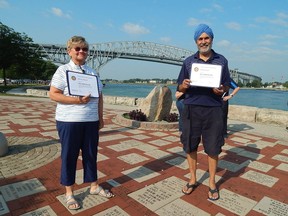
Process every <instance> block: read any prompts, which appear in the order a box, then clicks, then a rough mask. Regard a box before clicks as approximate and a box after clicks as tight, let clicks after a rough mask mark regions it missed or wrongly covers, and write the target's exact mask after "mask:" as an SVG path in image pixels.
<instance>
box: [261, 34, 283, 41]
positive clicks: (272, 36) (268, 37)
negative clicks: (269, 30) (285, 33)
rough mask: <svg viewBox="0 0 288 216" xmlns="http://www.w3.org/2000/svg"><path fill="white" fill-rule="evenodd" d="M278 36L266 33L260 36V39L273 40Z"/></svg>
mask: <svg viewBox="0 0 288 216" xmlns="http://www.w3.org/2000/svg"><path fill="white" fill-rule="evenodd" d="M279 38H281V37H280V36H278V35H271V34H266V35H263V36H262V39H264V40H274V39H279Z"/></svg>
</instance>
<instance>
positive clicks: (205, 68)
mask: <svg viewBox="0 0 288 216" xmlns="http://www.w3.org/2000/svg"><path fill="white" fill-rule="evenodd" d="M221 75H222V66H221V65H213V64H200V63H193V64H192V67H191V75H190V80H191V83H190V85H191V86H202V87H209V88H218V87H220V82H221Z"/></svg>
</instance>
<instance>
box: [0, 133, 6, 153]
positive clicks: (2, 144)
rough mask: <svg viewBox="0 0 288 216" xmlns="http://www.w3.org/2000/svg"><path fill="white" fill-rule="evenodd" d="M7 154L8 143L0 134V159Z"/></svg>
mask: <svg viewBox="0 0 288 216" xmlns="http://www.w3.org/2000/svg"><path fill="white" fill-rule="evenodd" d="M7 152H8V141H7V139H6V137H5V135H4V134H3V133H1V132H0V157H2V156H4V155H5V154H7Z"/></svg>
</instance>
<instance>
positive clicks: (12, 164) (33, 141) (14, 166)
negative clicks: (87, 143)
mask: <svg viewBox="0 0 288 216" xmlns="http://www.w3.org/2000/svg"><path fill="white" fill-rule="evenodd" d="M7 141H8V152H7V154H6V155H5V157H0V167H1V168H0V178H8V177H12V176H16V175H19V174H22V173H26V172H28V171H31V170H34V169H36V168H39V167H41V166H43V165H46V164H48V163H50V162H51V161H53V160H55V159H56V158H58V157H59V156H60V153H61V146H60V143H59V142H58V141H57V140H51V139H45V138H39V137H15V136H11V137H7ZM7 164H9V166H7Z"/></svg>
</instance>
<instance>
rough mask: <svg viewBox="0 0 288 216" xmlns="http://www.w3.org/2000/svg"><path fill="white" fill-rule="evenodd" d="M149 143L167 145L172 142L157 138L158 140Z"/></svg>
mask: <svg viewBox="0 0 288 216" xmlns="http://www.w3.org/2000/svg"><path fill="white" fill-rule="evenodd" d="M149 143H151V144H153V145H156V146H165V145H168V144H170V143H171V142H168V141H165V140H162V139H157V140H153V141H150V142H149Z"/></svg>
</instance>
